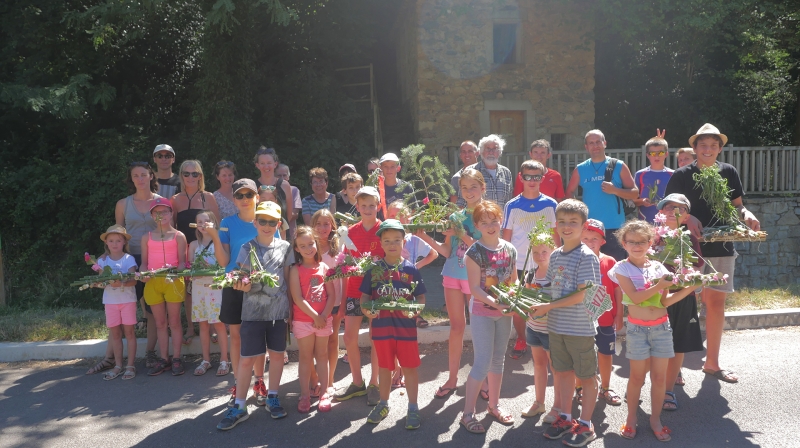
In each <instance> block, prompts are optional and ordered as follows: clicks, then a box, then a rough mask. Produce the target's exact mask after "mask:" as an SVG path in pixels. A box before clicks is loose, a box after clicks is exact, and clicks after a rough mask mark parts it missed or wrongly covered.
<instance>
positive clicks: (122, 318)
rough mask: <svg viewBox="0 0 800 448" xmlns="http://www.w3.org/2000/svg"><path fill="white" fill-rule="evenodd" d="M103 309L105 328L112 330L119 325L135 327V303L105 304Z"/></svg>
mask: <svg viewBox="0 0 800 448" xmlns="http://www.w3.org/2000/svg"><path fill="white" fill-rule="evenodd" d="M105 308H106V327H108V328H112V327H118V326H120V325H136V322H137V319H136V302H128V303H107V304H106V306H105Z"/></svg>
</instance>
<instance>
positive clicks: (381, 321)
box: [361, 259, 426, 341]
mask: <svg viewBox="0 0 800 448" xmlns="http://www.w3.org/2000/svg"><path fill="white" fill-rule="evenodd" d="M379 265H380V266H381V267H382V268H383V269H385V271H384V272H383V277H382V278H380V279H377V280H375V281H374V282H375V283H374V284H373V279H372V271H369V272H367V274H366V275H364V280H363V281H362V282H361V292H363V293H364V294H367V295H369V296H371V297H372V300H375V299H378V298H380V297H382V296H392V297H403V298H404V299H406V300H408V301H409V302H410V301H411V299H412V296H413V297H416V296H419V295H422V294H425V292H426V290H425V283H423V282H422V275H421V274H420V273H419V271H418V270H417V268H415V267H414V265H413V264H412V263H411V262H410V261H408V260H405V259H403V260H402V262H401V263H400V265H399V266H398V269H397V270H396V271H394V270H392V269H390V266H389V265H388V264H387V263H386V261H384V260H381V262H380V263H379ZM414 282H416V286H415V287H414V292H413V293H411V294H402V291H400V290H402V289H407V290H411V284H412V283H414ZM372 340H373V341H385V340H395V341H416V340H417V322H416V320H414V319H412V318H409V317H408V314H406V313H405V312H403V311H387V310H383V311H380V312H379V313H378V317H376V318H374V319H372Z"/></svg>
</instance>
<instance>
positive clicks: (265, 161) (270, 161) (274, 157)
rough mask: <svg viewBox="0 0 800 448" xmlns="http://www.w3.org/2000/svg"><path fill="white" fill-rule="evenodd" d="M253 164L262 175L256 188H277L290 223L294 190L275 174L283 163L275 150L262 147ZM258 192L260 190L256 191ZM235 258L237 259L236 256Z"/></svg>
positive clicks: (280, 202)
mask: <svg viewBox="0 0 800 448" xmlns="http://www.w3.org/2000/svg"><path fill="white" fill-rule="evenodd" d="M253 163H255V165H256V168H258V171H259V173H261V175H260V176H259V177H258V179H256V187H260V186H262V185H272V186H274V187H275V196H276V197H277V199H278V205H280V206H281V216H283V219H285V220H286V222H287V223H288V222H289V217H290V216H292V215H293V214H294V204H293V203H292V200H290V199H289V198H291V197H292V189H291V187H290V186H289V182H284V180H283V179H281V178H280V177H278V176H277V175H276V174H275V168H277V167H278V165H279V164H280V163H281V162H280V160H279V159H278V153H276V152H275V148H267V147H266V146H262V147H260V148H259V149H258V151H257V152H256V155H255V157H253ZM256 192H258V189H256ZM234 258H236V257H235V256H234Z"/></svg>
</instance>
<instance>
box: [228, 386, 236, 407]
mask: <svg viewBox="0 0 800 448" xmlns="http://www.w3.org/2000/svg"><path fill="white" fill-rule="evenodd" d="M228 392H230V394H231V398H229V399H228V407H229V408H232V407H233V405H234V404H236V385H235V384H234V385H233V387H231V388H230V389H228Z"/></svg>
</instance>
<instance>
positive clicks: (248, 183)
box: [232, 178, 258, 194]
mask: <svg viewBox="0 0 800 448" xmlns="http://www.w3.org/2000/svg"><path fill="white" fill-rule="evenodd" d="M232 188H233V193H234V194H236V192H238V191H239V190H241V189H244V188H247V189H248V190H253V192H254V193H258V187H256V183H255V182H253V180H251V179H247V178H242V179H239V180H237V181H236V182H234V183H233V187H232Z"/></svg>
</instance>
